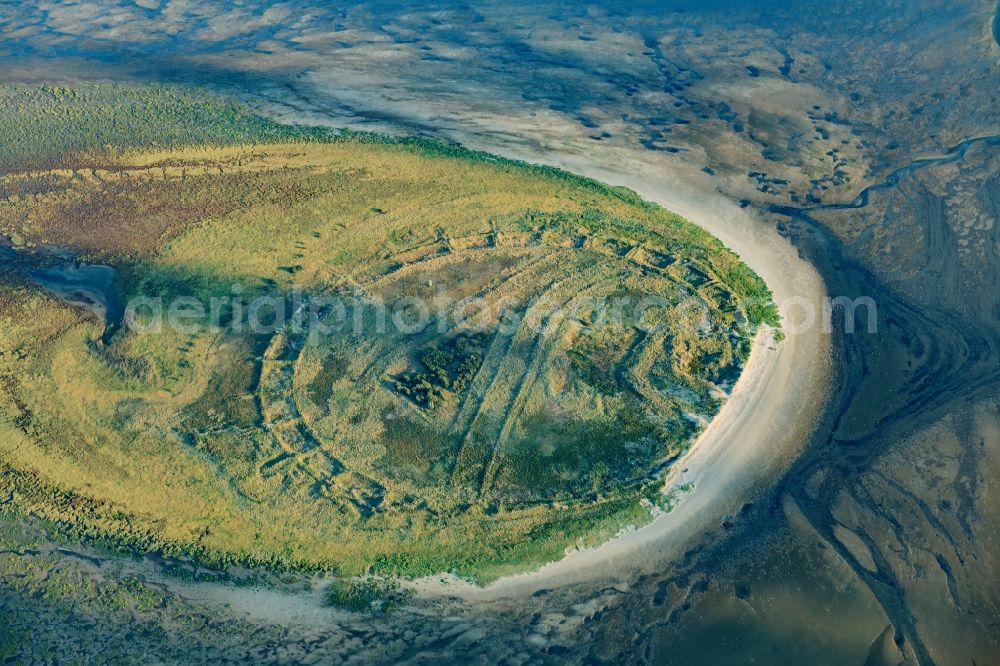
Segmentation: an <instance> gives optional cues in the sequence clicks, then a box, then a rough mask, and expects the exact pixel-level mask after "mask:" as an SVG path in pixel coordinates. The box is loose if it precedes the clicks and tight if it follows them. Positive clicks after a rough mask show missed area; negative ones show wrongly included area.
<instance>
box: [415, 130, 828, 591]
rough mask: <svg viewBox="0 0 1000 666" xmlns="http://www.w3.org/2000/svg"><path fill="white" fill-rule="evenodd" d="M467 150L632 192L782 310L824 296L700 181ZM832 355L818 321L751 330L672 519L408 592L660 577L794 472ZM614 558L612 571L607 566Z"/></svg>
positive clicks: (751, 220)
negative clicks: (774, 481)
mask: <svg viewBox="0 0 1000 666" xmlns="http://www.w3.org/2000/svg"><path fill="white" fill-rule="evenodd" d="M470 143H473V142H466V143H465V145H470ZM470 147H475V148H482V149H484V150H488V151H489V152H493V153H495V154H499V155H502V156H504V157H510V158H514V159H520V160H524V161H528V162H534V163H541V164H546V165H550V166H555V167H560V168H563V169H566V170H567V171H570V172H573V173H577V174H579V175H582V176H587V177H591V178H595V179H597V180H599V181H601V182H604V183H608V184H610V185H621V186H625V187H628V188H630V189H632V190H634V191H635V192H637V193H638V194H639V195H640V196H642V197H643V198H644V199H647V200H649V201H653V202H655V203H658V204H660V205H662V206H663V207H665V208H667V209H668V210H670V211H672V212H675V213H677V214H678V215H681V216H683V217H685V218H686V219H688V220H689V221H691V222H693V223H694V224H697V225H698V226H700V227H702V228H703V229H705V230H706V231H708V232H709V233H711V234H712V235H713V236H715V237H716V238H718V239H719V240H721V241H722V242H723V243H724V244H725V245H726V246H727V247H729V248H730V249H732V250H734V251H735V252H736V253H737V254H738V255H740V257H741V259H742V260H743V261H744V262H745V263H746V264H747V265H748V266H749V267H750V268H751V269H753V270H754V271H755V272H756V273H757V274H758V275H760V276H761V277H762V278H763V279H764V281H765V282H766V283H767V285H768V287H769V288H770V289H771V290H772V292H773V293H774V299H775V302H776V303H777V304H778V305H779V308H780V309H781V310H782V312H783V314H784V313H786V312H788V307H789V306H790V305H793V304H796V305H799V304H802V303H809V304H811V305H812V306H813V307H814V308H816V309H815V312H820V311H821V310H820V308H821V306H822V301H823V299H824V297H825V296H826V289H825V286H824V284H823V281H822V279H821V278H820V276H819V274H818V272H817V271H816V270H815V269H814V268H813V267H812V266H811V265H810V264H809V263H808V262H806V261H805V260H804V259H801V258H800V257H799V256H798V252H797V250H796V249H795V248H794V246H792V244H791V243H790V242H789V241H787V240H786V239H784V238H782V237H781V236H780V235H779V234H778V233H777V231H775V230H774V229H773V228H772V227H769V226H767V225H766V224H765V223H764V222H762V221H761V220H759V219H758V218H757V217H756V215H755V214H754V213H753V212H752V211H750V210H749V209H741V208H739V207H738V206H737V205H736V204H735V202H733V201H732V200H730V199H728V198H726V197H725V196H723V195H721V194H719V193H717V192H716V191H714V189H712V187H711V183H710V182H708V181H707V180H706V179H707V178H708V177H707V176H706V177H705V178H704V179H703V178H701V177H699V176H693V177H688V178H684V177H683V176H681V175H680V174H676V173H671V174H669V175H668V174H664V177H663V178H651V177H648V176H646V177H641V176H635V175H631V174H632V173H636V172H638V173H641V172H648V168H649V167H650V166H651V165H649V164H643V163H640V164H639V165H637V166H641V167H644V168H643V169H641V170H639V169H635V170H634V169H628V171H623V170H620V169H617V168H616V169H611V168H607V167H603V166H601V165H600V164H598V163H596V162H595V161H593V160H590V159H587V158H580V157H575V156H567V155H558V154H553V155H548V156H542V155H536V154H524V153H518V152H516V151H511V150H508V149H505V148H504V147H500V146H492V145H484V146H478V145H473V146H470ZM609 157H610V156H609ZM829 350H830V340H829V334H828V333H827V332H825V331H824V330H822V327H821V326H820V325H819V324H818V323H817V324H816V325H813V326H809V327H806V330H803V331H796V332H792V333H790V334H789V335H787V337H786V339H785V340H784V341H782V342H781V343H780V344H777V345H775V344H773V343H771V342H770V334H769V332H768V331H767V330H766V329H764V330H762V331H760V332H758V335H757V338H756V339H755V341H754V345H753V350H752V352H751V354H750V359H749V362H748V363H747V366H746V368H744V371H743V373H742V374H741V375H740V378H739V380H738V381H737V384H736V386H735V387H734V389H733V393H732V394H731V395H730V397H729V399H728V400H726V402H725V404H724V405H723V407H722V409H721V410H720V412H719V414H718V415H716V417H715V418H714V419H713V420H712V422H711V423H710V424H709V426H708V427H707V428H706V430H705V431H704V432H703V433H702V434H701V436H700V437H699V438H698V440H697V441H696V442H695V444H694V445H692V447H691V448H690V450H689V451H688V452H687V453H686V454H685V455H684V457H683V458H682V459H681V460H679V461H678V462H677V463H676V464H675V465H674V466H673V468H672V470H671V472H670V473H669V474H668V475H667V478H666V485H667V487H668V488H671V489H677V488H679V487H680V486H684V485H686V484H689V483H690V484H693V485H694V488H693V490H692V491H691V492H689V493H685V494H683V495H682V496H680V497H679V499H678V502H677V504H676V506H675V507H674V509H673V510H672V511H670V512H669V513H665V514H661V515H659V516H657V517H656V518H655V519H654V520H653V521H652V522H650V523H648V524H646V525H644V526H643V527H641V528H638V529H634V528H633V529H626V530H623V532H622V533H621V534H620V535H619V536H617V537H616V538H614V539H612V540H611V541H608V542H605V543H604V544H602V545H600V546H597V547H594V548H587V549H583V550H575V551H571V552H569V553H568V554H567V555H566V556H565V557H563V558H562V559H560V560H556V561H554V562H551V563H548V564H545V565H543V566H541V567H540V568H538V569H536V570H534V571H531V572H526V573H521V574H514V575H510V576H505V577H502V578H500V579H497V580H495V581H493V582H492V583H489V584H487V585H486V586H483V587H480V586H478V585H475V584H473V583H470V582H468V581H465V580H462V579H460V578H457V577H454V576H429V577H425V578H421V579H418V580H415V581H413V582H411V583H409V584H408V585H407V586H408V587H410V588H412V589H414V590H415V591H416V592H417V593H418V594H420V595H421V596H426V597H435V596H457V597H461V598H464V599H468V600H489V599H495V598H502V597H509V596H517V595H522V594H530V593H531V592H534V591H537V590H539V589H542V588H543V587H552V586H560V585H568V584H571V583H575V582H580V581H584V580H590V579H601V578H609V579H610V578H617V577H619V576H623V575H625V574H626V573H628V572H630V571H634V570H637V569H638V570H643V569H650V570H651V569H657V570H658V569H662V567H663V564H664V563H666V562H669V560H670V559H671V557H675V556H677V555H679V554H680V553H681V552H682V550H683V549H684V548H685V547H686V546H687V545H689V543H690V541H691V540H692V539H693V538H696V537H698V536H699V535H700V534H701V533H702V532H703V531H704V528H705V527H706V526H709V525H718V524H719V523H720V522H721V520H723V518H724V516H726V515H727V514H730V513H736V512H738V511H739V509H740V507H741V506H742V505H743V504H744V503H745V502H746V501H747V498H748V497H749V496H750V495H752V494H753V493H754V492H755V491H756V490H757V489H759V488H760V487H761V485H762V484H765V483H766V482H767V481H768V479H770V478H773V477H774V476H775V475H776V474H777V473H778V472H779V471H780V470H781V469H783V468H785V467H786V466H787V465H788V464H790V462H791V461H792V459H793V458H794V456H795V455H796V454H797V452H798V451H799V449H800V447H801V445H802V444H803V443H804V441H805V440H806V438H807V437H808V435H809V434H810V432H811V430H812V427H813V424H814V421H815V419H816V417H817V416H818V413H819V410H820V407H821V405H822V398H823V396H824V395H825V392H826V386H827V380H828V377H829ZM612 562H613V563H614V565H615V571H614V572H612V570H611V569H610V568H609V566H608V565H609V564H611V563H612Z"/></svg>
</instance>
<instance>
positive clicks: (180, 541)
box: [0, 84, 777, 596]
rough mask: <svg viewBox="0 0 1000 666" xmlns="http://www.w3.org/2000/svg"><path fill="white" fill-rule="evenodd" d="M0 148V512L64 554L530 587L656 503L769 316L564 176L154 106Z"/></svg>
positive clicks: (36, 104) (428, 146) (10, 95)
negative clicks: (68, 539) (90, 552)
mask: <svg viewBox="0 0 1000 666" xmlns="http://www.w3.org/2000/svg"><path fill="white" fill-rule="evenodd" d="M0 136H3V137H4V140H3V142H2V145H3V149H2V151H0V188H2V194H3V195H4V199H3V201H0V239H2V240H3V241H4V244H5V245H7V246H8V249H3V248H0V252H3V254H0V261H2V264H0V324H2V325H0V498H6V497H9V498H10V504H12V505H15V506H17V507H19V509H20V510H25V511H29V512H31V513H33V514H35V515H37V516H39V517H41V518H43V519H45V520H47V521H49V522H50V523H52V524H56V525H59V526H61V528H62V529H64V530H65V531H66V532H67V533H68V534H70V535H72V536H74V537H77V538H87V539H92V540H100V541H106V542H109V543H112V544H114V545H116V546H118V547H124V548H127V549H130V550H137V551H163V552H165V553H167V554H174V555H187V556H193V557H196V558H198V559H200V560H203V561H205V562H208V563H213V564H220V565H225V564H230V563H241V564H249V565H265V566H268V567H272V568H277V569H284V568H295V569H324V570H332V571H335V572H337V573H340V574H344V575H358V574H362V573H365V572H374V573H377V574H389V575H410V576H415V575H425V574H431V573H438V572H454V573H457V574H460V575H463V576H470V577H475V578H477V579H479V580H487V579H490V578H494V577H496V576H499V575H503V574H505V573H512V572H516V571H521V570H524V569H526V568H530V567H531V566H536V565H538V564H540V563H543V562H546V561H551V560H553V559H557V558H558V557H559V556H561V554H562V553H563V552H564V551H565V550H566V548H567V547H570V546H573V545H577V544H580V543H594V542H597V541H600V540H602V539H606V538H609V537H610V536H612V535H613V534H615V533H616V532H617V531H618V530H619V529H620V528H621V527H623V526H625V525H628V524H633V525H635V524H641V523H643V522H645V521H648V520H649V518H650V516H651V515H652V513H653V512H654V511H656V510H659V509H662V508H669V502H670V498H669V497H666V496H664V495H663V493H662V492H661V488H662V485H663V484H662V481H661V478H660V477H661V475H662V472H663V471H664V470H665V469H666V468H667V466H669V464H670V463H671V462H672V461H673V460H675V459H676V458H677V457H678V456H679V455H680V454H681V453H683V451H684V450H685V449H686V448H687V447H688V446H689V445H690V444H691V442H692V441H693V439H694V438H695V437H696V436H697V434H698V433H699V432H700V431H701V429H702V428H703V427H704V425H705V424H706V423H707V421H708V420H709V419H711V418H712V416H714V415H715V413H716V412H717V411H718V409H719V407H720V406H721V404H722V402H723V401H724V400H725V397H726V395H727V394H728V392H729V391H730V390H731V389H732V386H733V384H734V383H735V381H736V378H737V377H738V376H739V373H740V371H741V369H742V367H743V365H744V363H745V361H746V359H747V356H748V354H749V350H750V344H751V340H752V338H753V336H754V335H755V333H756V331H757V329H758V327H759V326H760V325H761V324H770V325H776V324H777V314H776V311H775V309H774V306H773V304H772V303H771V301H770V294H769V292H768V291H767V289H766V287H765V286H764V284H763V282H762V281H761V280H760V279H759V278H758V277H757V276H756V275H754V274H753V273H752V272H751V271H750V270H749V269H748V268H747V267H746V266H745V265H744V264H742V263H741V262H740V261H739V259H738V257H736V256H735V255H734V254H733V253H731V252H730V251H728V250H726V249H725V248H724V247H723V246H722V245H721V244H720V243H719V242H718V241H717V240H715V239H714V238H712V237H711V236H709V235H708V234H707V233H705V232H703V231H701V230H700V229H698V228H697V227H695V226H694V225H692V224H690V223H688V222H686V221H685V220H683V219H681V218H679V217H678V216H676V215H674V214H672V213H670V212H668V211H666V210H663V209H661V208H659V207H657V206H654V205H651V204H648V203H646V202H643V201H642V200H640V199H639V198H638V197H637V196H636V195H634V194H633V193H631V192H629V191H627V190H623V189H620V188H611V187H608V186H605V185H602V184H600V183H597V182H595V181H591V180H587V179H583V178H578V177H575V176H572V175H570V174H567V173H565V172H562V171H558V170H555V169H550V168H543V167H536V166H531V165H527V164H523V163H518V162H513V161H510V160H505V159H501V158H497V157H494V156H491V155H487V154H483V153H475V152H471V151H468V150H465V149H462V148H459V147H456V146H451V145H446V144H442V143H438V142H434V141H430V140H426V139H417V138H391V137H384V136H379V135H373V134H360V133H353V132H345V131H336V130H330V129H322V128H305V127H292V126H284V125H278V124H275V123H272V122H270V121H268V120H266V119H263V118H260V117H257V116H253V115H251V114H250V113H248V112H247V111H246V110H244V109H243V108H242V107H240V106H239V105H237V104H234V103H230V102H227V101H222V100H219V99H217V98H214V97H210V96H207V95H203V94H196V93H192V92H190V91H187V90H181V89H177V88H170V87H153V86H138V87H136V86H120V85H110V84H109V85H94V86H88V87H85V88H78V89H65V88H51V87H45V88H25V87H11V88H6V89H3V90H2V91H0ZM15 138H16V139H17V140H14V139H15ZM81 261H82V262H86V263H85V265H84V266H79V265H77V263H78V262H81ZM98 267H110V268H111V269H113V270H114V280H113V284H112V286H111V287H110V288H108V289H106V290H105V292H99V291H98V292H95V291H94V290H90V291H88V290H85V289H83V288H82V287H81V288H79V289H77V290H76V297H75V298H68V297H67V289H66V288H65V283H66V282H67V280H68V281H69V282H70V283H71V284H77V283H82V282H85V277H81V276H83V275H86V274H87V273H86V271H87V270H88V269H89V270H94V269H97V268H98ZM100 270H102V271H105V270H106V269H105V268H100ZM53 275H58V276H59V277H60V279H61V280H62V282H61V284H62V285H63V286H62V288H60V289H56V288H54V287H53V277H52V276H53ZM101 275H106V273H104V272H102V273H101ZM67 276H69V277H67ZM74 280H75V281H76V282H74ZM69 291H70V292H72V291H73V290H72V289H70V290H69ZM102 300H103V302H101V301H102ZM118 304H120V305H121V307H118ZM123 315H124V316H123ZM348 596H350V595H348Z"/></svg>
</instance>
